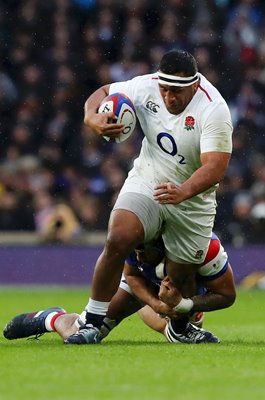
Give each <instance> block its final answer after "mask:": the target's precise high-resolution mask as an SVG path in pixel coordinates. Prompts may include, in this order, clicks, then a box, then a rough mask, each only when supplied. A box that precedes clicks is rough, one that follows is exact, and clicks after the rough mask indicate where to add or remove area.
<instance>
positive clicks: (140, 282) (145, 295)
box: [124, 263, 176, 317]
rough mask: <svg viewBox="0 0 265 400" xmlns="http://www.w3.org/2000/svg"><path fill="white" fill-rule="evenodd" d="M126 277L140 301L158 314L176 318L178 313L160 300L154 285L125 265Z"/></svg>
mask: <svg viewBox="0 0 265 400" xmlns="http://www.w3.org/2000/svg"><path fill="white" fill-rule="evenodd" d="M124 275H125V277H126V281H127V283H128V285H129V286H130V288H131V289H132V291H133V292H134V294H135V295H136V296H137V297H138V299H139V300H141V301H142V302H143V303H145V304H147V305H149V306H150V307H151V308H152V309H153V310H154V311H155V312H156V313H157V314H161V315H167V316H169V317H175V316H176V312H175V311H173V310H172V308H171V307H169V306H168V305H167V304H165V303H163V302H162V301H161V300H160V299H159V298H158V296H157V293H156V292H155V291H154V288H153V285H152V284H151V283H150V282H149V281H148V280H147V279H145V278H144V277H143V276H142V275H141V273H140V272H139V271H138V270H137V269H136V268H135V267H132V266H130V265H129V264H127V263H125V267H124Z"/></svg>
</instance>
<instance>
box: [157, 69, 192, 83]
mask: <svg viewBox="0 0 265 400" xmlns="http://www.w3.org/2000/svg"><path fill="white" fill-rule="evenodd" d="M157 74H158V83H160V84H161V85H169V86H179V87H185V86H190V85H192V84H193V83H195V82H197V81H198V80H199V75H198V72H196V74H195V75H193V76H176V75H168V74H164V73H163V72H161V71H158V73H157Z"/></svg>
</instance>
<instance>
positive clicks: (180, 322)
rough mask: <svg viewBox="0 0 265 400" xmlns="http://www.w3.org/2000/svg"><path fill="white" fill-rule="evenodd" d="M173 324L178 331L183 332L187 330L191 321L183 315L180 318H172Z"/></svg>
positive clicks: (175, 330)
mask: <svg viewBox="0 0 265 400" xmlns="http://www.w3.org/2000/svg"><path fill="white" fill-rule="evenodd" d="M170 322H171V326H172V328H173V330H174V332H176V333H182V332H183V331H185V329H186V327H187V324H188V322H189V319H188V318H187V317H183V318H180V319H171V321H170Z"/></svg>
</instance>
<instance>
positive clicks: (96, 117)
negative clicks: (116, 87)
mask: <svg viewBox="0 0 265 400" xmlns="http://www.w3.org/2000/svg"><path fill="white" fill-rule="evenodd" d="M109 87H110V85H105V86H102V87H101V88H99V89H97V90H96V91H95V92H94V93H92V94H91V96H89V98H88V99H87V101H86V102H85V107H84V109H85V116H84V123H85V125H86V126H88V127H89V128H90V129H91V130H92V131H93V132H94V133H96V134H98V135H100V136H104V135H109V136H113V137H115V136H119V135H120V134H121V132H122V130H123V128H124V125H123V124H117V123H113V124H111V123H109V120H110V119H113V120H115V119H116V117H115V115H114V113H113V112H108V113H100V114H98V113H97V111H98V107H99V105H100V103H101V102H102V100H103V99H104V98H105V97H106V96H107V95H108V94H109Z"/></svg>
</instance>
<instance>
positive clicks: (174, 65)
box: [159, 50, 198, 76]
mask: <svg viewBox="0 0 265 400" xmlns="http://www.w3.org/2000/svg"><path fill="white" fill-rule="evenodd" d="M159 71H161V72H163V73H164V74H169V75H176V74H178V73H183V74H184V75H185V76H193V75H195V74H196V72H198V67H197V63H196V60H195V58H194V57H193V55H192V54H190V53H188V52H187V51H184V50H171V51H170V52H168V53H166V54H164V55H163V57H162V59H161V61H160V65H159Z"/></svg>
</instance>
